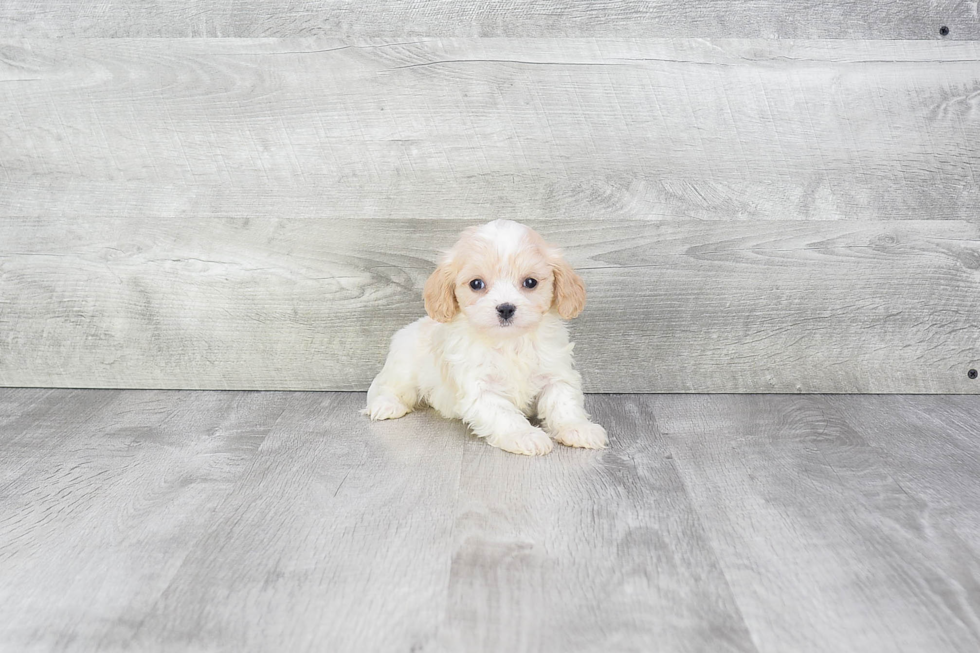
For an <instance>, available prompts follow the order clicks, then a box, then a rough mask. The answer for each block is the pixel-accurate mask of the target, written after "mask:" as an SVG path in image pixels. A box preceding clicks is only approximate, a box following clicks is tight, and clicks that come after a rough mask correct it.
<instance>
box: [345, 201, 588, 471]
mask: <svg viewBox="0 0 980 653" xmlns="http://www.w3.org/2000/svg"><path fill="white" fill-rule="evenodd" d="M527 279H534V280H535V282H536V284H535V285H534V287H533V288H527V287H525V285H524V284H525V280H527ZM474 280H479V281H481V282H483V286H484V287H483V288H479V289H474V288H473V287H471V285H470V284H471V282H473V281H474ZM477 286H479V284H477ZM508 304H509V305H510V306H512V307H513V308H514V312H513V316H512V317H511V318H509V319H504V315H506V309H505V314H504V315H502V314H501V312H500V311H499V310H498V307H502V306H504V305H508ZM425 305H426V311H427V312H428V314H429V317H424V318H422V319H420V320H418V321H416V322H413V323H412V324H410V325H408V326H406V327H404V328H403V329H401V330H400V331H398V332H397V333H396V334H395V335H394V337H393V338H392V340H391V350H390V351H389V353H388V359H387V361H386V362H385V365H384V368H383V369H382V370H381V373H380V374H378V376H377V377H376V378H375V379H374V382H373V383H372V384H371V388H370V390H369V391H368V402H367V408H365V409H364V411H362V412H363V413H364V414H366V415H370V417H371V419H376V420H382V419H394V418H397V417H401V416H402V415H405V414H406V413H408V412H410V411H412V410H413V409H414V408H415V407H417V406H420V405H429V406H431V407H433V408H434V409H436V410H437V411H438V412H439V413H440V414H442V415H443V416H445V417H448V418H451V419H461V420H463V421H464V422H466V423H467V424H468V425H469V426H470V428H472V430H473V432H474V433H475V434H476V435H478V436H480V437H483V438H485V439H486V441H487V442H488V443H489V444H491V445H493V446H495V447H499V448H500V449H503V450H505V451H510V452H513V453H519V454H527V455H535V454H545V453H548V452H549V451H551V449H552V439H554V440H555V441H557V442H559V443H561V444H565V445H568V446H572V447H586V448H590V449H597V448H601V447H604V446H605V445H606V441H607V439H606V432H605V430H604V429H603V428H602V427H601V426H599V425H598V424H593V423H592V422H590V421H589V415H588V414H587V413H586V412H585V407H584V400H583V397H582V389H581V388H582V380H581V377H580V376H579V374H578V372H576V371H575V368H574V366H573V362H572V347H573V345H572V343H570V342H569V340H568V330H567V328H566V326H565V323H564V322H563V321H562V318H566V319H570V318H572V317H575V316H576V315H578V314H579V313H580V312H581V311H582V309H583V308H584V306H585V287H584V285H583V284H582V280H581V279H580V278H579V276H578V275H577V274H575V272H574V271H573V270H572V269H571V267H570V266H569V265H568V264H567V263H566V262H565V260H564V259H563V258H562V257H561V253H560V252H559V251H558V250H557V249H555V248H553V247H551V246H550V245H548V244H547V243H545V242H544V241H543V240H542V239H541V237H540V236H539V235H538V234H537V233H535V232H534V231H533V230H531V229H530V228H528V227H526V226H524V225H521V224H518V223H516V222H512V221H509V220H497V221H494V222H491V223H489V224H486V225H483V226H480V227H475V228H472V229H469V230H467V231H466V232H464V233H463V235H462V236H461V237H460V239H459V241H458V242H457V243H456V245H454V246H453V248H452V249H451V250H450V251H449V252H448V253H447V254H446V255H445V256H444V257H443V258H442V260H441V261H440V263H439V266H438V267H437V268H436V270H435V272H433V273H432V276H431V277H430V278H429V280H428V281H427V282H426V286H425ZM535 415H536V416H537V417H538V418H540V421H541V426H542V427H543V428H539V427H537V426H534V425H532V424H531V423H530V422H529V421H528V418H529V417H534V416H535Z"/></svg>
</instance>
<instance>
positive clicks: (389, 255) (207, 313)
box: [0, 217, 980, 393]
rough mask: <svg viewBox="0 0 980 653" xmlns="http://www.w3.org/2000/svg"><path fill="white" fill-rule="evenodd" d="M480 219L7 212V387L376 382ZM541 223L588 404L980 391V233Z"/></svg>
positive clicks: (949, 223)
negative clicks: (568, 282)
mask: <svg viewBox="0 0 980 653" xmlns="http://www.w3.org/2000/svg"><path fill="white" fill-rule="evenodd" d="M468 224H470V223H469V222H468V221H451V220H438V221H427V222H419V221H395V220H373V221H367V220H331V221H319V220H304V219H286V218H275V219H267V220H257V219H251V220H249V219H237V220H235V219H201V220H195V221H189V220H185V219H176V218H175V219H168V220H163V219H155V218H136V217H134V218H131V219H102V220H83V219H77V220H64V219H59V220H54V219H12V218H11V219H7V220H5V221H3V222H2V223H0V242H3V243H4V253H3V254H2V255H0V297H2V298H3V301H2V302H0V325H2V326H3V328H2V331H0V385H6V386H38V387H45V386H68V387H77V386H82V387H144V388H154V387H155V388H202V389H206V388H211V389H234V388H238V389H301V390H302V389H332V390H351V389H354V390H360V389H365V388H366V387H367V385H368V384H369V383H370V380H371V379H372V378H373V375H374V374H375V373H376V372H377V371H378V370H379V369H380V367H381V364H382V362H383V361H384V356H385V354H386V352H387V346H388V339H389V338H390V336H391V335H392V334H393V333H394V332H395V330H397V329H398V328H400V327H401V326H403V325H405V324H407V323H409V322H410V321H413V320H415V319H417V318H418V317H420V316H422V315H423V314H424V313H423V309H422V301H421V287H422V284H423V283H424V280H425V278H426V277H427V276H428V274H429V273H430V272H431V271H432V269H434V266H435V263H434V261H435V258H436V256H437V253H438V250H439V249H440V248H444V247H448V246H449V245H451V244H452V242H453V241H454V240H455V238H456V236H457V234H458V233H459V232H460V231H461V230H462V228H463V227H464V226H466V225H468ZM531 224H532V226H534V227H536V228H538V229H539V231H540V232H541V233H542V234H544V235H545V237H546V238H548V239H550V240H553V241H555V242H557V243H559V244H561V245H562V246H563V247H564V249H565V251H566V254H567V256H568V258H569V260H570V261H571V262H572V264H573V265H574V266H576V267H577V268H578V270H579V271H580V272H581V274H582V275H583V277H584V279H585V281H586V285H587V287H588V289H589V292H590V299H589V305H588V306H587V308H586V310H585V313H583V315H582V316H581V317H579V318H578V319H577V320H575V321H573V322H572V332H573V337H574V339H575V340H576V342H577V348H576V360H577V362H578V365H579V368H580V369H581V370H582V373H583V375H584V378H585V381H586V387H587V388H588V389H589V390H590V391H601V392H617V391H633V392H724V391H732V390H737V391H740V392H765V391H775V392H927V393H930V392H931V393H936V392H962V393H976V392H978V390H980V382H977V381H975V380H970V379H969V378H968V376H967V370H968V369H970V368H971V367H978V366H980V351H978V342H980V339H978V335H980V334H978V332H977V331H978V328H980V327H978V325H977V324H976V322H975V316H976V315H977V314H978V312H980V292H978V289H980V288H978V285H980V244H978V243H980V233H978V230H980V226H978V225H977V224H976V223H968V222H961V221H954V220H945V221H943V220H938V221H895V222H853V221H788V222H779V223H773V222H722V221H706V222H701V221H686V222H667V221H664V222H656V221H655V222H615V221H604V222H602V223H601V228H600V227H598V226H597V223H596V222H594V221H578V220H557V221H541V222H537V221H535V222H532V223H531Z"/></svg>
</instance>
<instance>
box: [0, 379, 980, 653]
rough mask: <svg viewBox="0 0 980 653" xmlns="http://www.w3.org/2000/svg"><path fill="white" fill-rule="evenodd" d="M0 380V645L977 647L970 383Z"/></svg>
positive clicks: (978, 483) (977, 480) (977, 435)
mask: <svg viewBox="0 0 980 653" xmlns="http://www.w3.org/2000/svg"><path fill="white" fill-rule="evenodd" d="M363 399H364V396H363V394H360V393H352V394H346V393H326V394H324V393H283V392H265V393H253V392H176V391H106V390H99V391H96V390H26V389H5V390H0V650H4V651H7V650H10V651H21V650H42V651H47V650H72V651H86V650H229V651H243V650H249V651H251V650H258V651H261V650H277V651H286V650H288V651H298V650H330V651H340V650H352V651H353V650H356V651H372V650H385V651H387V650H391V651H449V650H468V651H470V650H494V651H524V650H528V651H572V650H575V651H581V650H596V651H600V650H601V651H610V650H646V651H650V650H657V651H682V650H683V651H688V650H690V651H727V650H737V651H835V652H836V651H861V652H862V653H863V652H867V651H900V650H907V651H927V650H928V651H975V650H978V648H980V425H978V424H977V417H978V416H980V397H975V396H826V395H809V396H797V395H593V396H589V398H588V404H589V408H590V410H591V412H592V413H593V414H594V416H595V417H596V419H597V420H598V421H599V422H601V423H602V424H604V425H605V426H606V427H607V429H608V430H609V433H610V436H611V446H610V448H609V449H607V450H605V451H602V452H590V451H578V450H571V449H566V448H562V447H559V448H558V449H556V451H555V452H554V453H553V454H552V455H550V456H547V457H544V458H537V459H529V458H522V457H518V456H513V455H509V454H505V453H502V452H500V451H497V450H495V449H492V448H490V447H488V446H486V445H484V444H482V443H481V442H479V441H477V440H476V439H475V438H473V437H472V436H470V435H468V434H467V432H466V430H465V429H464V427H463V426H462V425H461V424H459V423H454V422H448V421H445V420H442V419H440V418H439V417H437V416H435V415H434V414H432V413H429V412H422V413H416V414H413V415H410V416H408V417H406V418H404V419H401V420H398V421H394V422H385V423H371V422H368V421H367V420H366V419H364V418H362V417H360V416H359V415H358V414H357V410H356V409H357V408H359V407H360V406H361V404H362V402H363Z"/></svg>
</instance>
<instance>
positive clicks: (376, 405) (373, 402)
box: [361, 322, 419, 420]
mask: <svg viewBox="0 0 980 653" xmlns="http://www.w3.org/2000/svg"><path fill="white" fill-rule="evenodd" d="M418 326H419V325H418V322H416V323H414V324H409V325H408V326H407V327H405V328H403V329H401V330H400V331H398V333H396V334H395V335H394V337H392V339H391V349H390V350H389V351H388V358H387V360H385V365H384V367H383V368H382V369H381V372H380V373H379V374H378V376H376V377H375V378H374V381H372V382H371V388H370V389H369V390H368V396H367V408H365V409H364V410H362V411H361V414H362V415H369V416H370V417H371V419H376V420H381V419H396V418H399V417H401V416H403V415H406V414H407V413H410V412H412V410H414V408H415V404H416V403H417V402H418V382H417V380H416V370H415V368H416V366H417V361H416V360H415V359H416V352H417V343H418V337H419V328H418Z"/></svg>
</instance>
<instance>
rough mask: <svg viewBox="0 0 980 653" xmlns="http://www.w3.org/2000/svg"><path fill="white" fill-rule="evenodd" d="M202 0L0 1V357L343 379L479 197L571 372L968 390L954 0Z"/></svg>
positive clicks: (47, 368) (128, 379)
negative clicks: (545, 302)
mask: <svg viewBox="0 0 980 653" xmlns="http://www.w3.org/2000/svg"><path fill="white" fill-rule="evenodd" d="M217 4H218V3H214V2H213V1H205V0H200V1H198V2H188V3H182V4H181V6H180V7H179V8H176V9H173V8H170V7H169V6H167V7H165V6H164V5H163V4H162V3H157V2H144V3H139V4H132V5H131V4H128V3H121V2H116V3H113V2H107V3H99V4H87V3H86V4H77V3H68V2H25V1H21V0H8V2H5V3H3V4H2V5H0V385H5V386H42V387H43V386H69V387H135V388H240V389H317V390H320V389H324V390H331V389H342V390H359V389H364V388H366V386H367V384H368V383H369V382H370V379H371V378H372V376H373V374H374V373H375V372H376V371H377V369H378V368H379V366H380V364H381V362H382V360H383V357H384V353H385V350H386V346H387V339H388V337H389V336H390V335H391V333H393V332H394V331H395V329H397V328H398V327H399V326H401V325H402V324H405V323H407V322H408V321H410V320H412V319H414V318H415V317H417V316H419V315H421V314H422V309H421V294H420V288H421V284H422V282H423V281H424V279H425V277H426V275H427V274H428V272H429V271H430V270H431V269H432V267H433V261H434V259H435V257H436V256H437V253H438V251H439V250H440V249H441V248H445V247H447V246H448V245H450V244H451V243H452V241H453V239H454V236H455V234H456V233H458V232H459V231H460V230H461V229H462V228H464V227H465V226H467V225H470V224H474V223H478V222H482V221H486V220H490V219H494V218H501V217H503V218H511V219H517V220H521V221H524V222H527V223H529V224H531V225H532V226H534V227H536V228H538V229H539V230H540V231H541V232H542V233H543V234H545V235H546V236H547V237H548V238H550V239H551V240H553V241H555V242H557V243H559V244H561V245H563V246H564V247H565V249H566V251H567V253H568V256H569V258H570V259H571V260H572V262H573V263H574V264H575V265H576V266H577V267H579V269H580V270H581V271H582V275H583V277H585V279H586V282H587V285H588V287H589V289H590V293H591V295H590V304H589V307H588V308H587V310H586V312H585V314H584V315H583V316H582V317H581V318H579V319H578V320H576V321H575V322H574V323H573V331H574V334H575V338H576V340H577V342H578V347H577V349H576V352H577V359H578V361H579V366H580V368H581V369H582V372H583V375H584V377H585V379H586V385H587V388H588V389H589V390H591V391H598V392H935V393H939V392H963V393H973V392H978V391H980V380H971V379H970V378H969V377H968V374H967V372H968V370H970V369H974V368H977V367H980V346H978V341H980V323H978V321H977V316H978V311H980V292H978V290H980V185H978V177H980V170H978V167H980V145H978V143H980V44H978V42H977V40H976V39H977V38H978V37H980V21H978V18H977V16H976V7H975V3H961V2H927V1H924V0H923V1H916V2H908V3H888V2H875V3H845V2H837V3H826V2H825V3H817V2H799V1H798V2H781V3H779V2H760V3H752V4H751V5H749V4H748V3H735V2H722V1H719V2H714V3H708V4H707V5H705V4H703V3H702V4H699V5H698V7H699V8H698V9H695V8H694V5H691V4H690V3H677V2H674V3H659V4H657V6H656V7H652V8H648V7H647V6H646V3H637V2H626V1H625V0H624V1H622V2H613V3H601V4H598V3H597V4H595V5H593V6H589V7H586V6H585V5H584V4H583V3H562V2H548V3H545V2H526V3H512V2H497V3H489V4H488V3H469V4H468V3H456V4H452V5H450V4H446V3H439V4H438V5H433V4H432V3H422V2H387V3H346V2H320V3H315V2H314V3H291V2H279V3H262V5H261V8H260V6H259V3H254V2H253V3H241V4H239V5H236V8H235V10H234V11H232V10H230V9H228V8H227V7H225V6H224V5H222V7H217V6H216V5H217ZM477 4H479V6H480V8H477ZM276 7H278V8H279V9H278V10H276V9H275V8H276ZM940 26H945V27H947V30H948V32H947V33H946V34H945V35H940V33H939V27H940ZM181 36H190V37H195V38H177V37H181ZM229 36H230V37H233V38H224V37H229ZM253 37H262V38H253ZM699 37H704V38H699ZM775 37H778V38H775ZM810 38H819V39H821V40H804V39H810Z"/></svg>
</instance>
